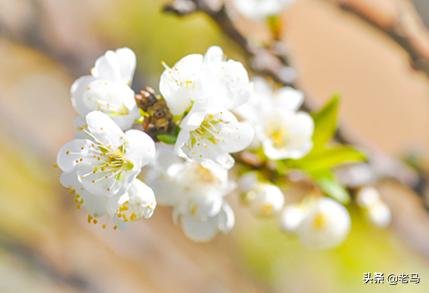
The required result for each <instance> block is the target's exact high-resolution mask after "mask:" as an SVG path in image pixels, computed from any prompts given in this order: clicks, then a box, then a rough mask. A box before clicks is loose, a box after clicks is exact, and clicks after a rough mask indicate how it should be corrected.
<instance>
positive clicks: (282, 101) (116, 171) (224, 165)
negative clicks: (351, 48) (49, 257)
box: [57, 1, 390, 248]
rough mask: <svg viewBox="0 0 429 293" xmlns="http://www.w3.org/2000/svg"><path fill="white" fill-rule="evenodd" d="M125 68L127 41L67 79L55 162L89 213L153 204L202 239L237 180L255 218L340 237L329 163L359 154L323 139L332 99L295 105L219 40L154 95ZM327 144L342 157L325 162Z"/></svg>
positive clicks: (312, 235) (342, 219)
mask: <svg viewBox="0 0 429 293" xmlns="http://www.w3.org/2000/svg"><path fill="white" fill-rule="evenodd" d="M238 2H239V1H238ZM267 2H272V3H271V4H270V5H274V4H273V3H277V4H276V5H280V3H282V4H283V1H267ZM286 2H288V1H286ZM264 7H265V6H264ZM267 7H268V6H267ZM270 7H271V6H270ZM267 9H268V8H267ZM271 9H272V8H271ZM270 11H273V10H270ZM270 13H272V12H270ZM135 66H136V57H135V55H134V53H133V52H132V51H131V50H130V49H127V48H123V49H118V50H116V51H108V52H107V53H106V54H105V55H104V56H102V57H100V58H98V59H97V61H96V63H95V66H94V68H93V69H92V70H91V74H90V75H86V76H83V77H81V78H79V79H77V80H76V81H75V82H74V83H73V85H72V87H71V101H72V105H73V107H74V108H75V110H76V112H77V113H78V114H79V116H78V118H77V119H76V124H77V129H76V138H75V139H73V140H71V141H70V142H68V143H66V144H65V145H64V146H63V147H62V148H61V149H60V150H59V152H58V156H57V165H58V167H59V168H60V169H61V171H62V174H61V177H60V182H61V184H62V185H63V186H64V187H66V188H67V189H68V190H69V192H70V193H71V194H72V195H74V197H75V202H76V204H77V206H78V207H83V208H84V209H85V210H86V211H87V213H88V221H89V222H92V223H98V222H99V221H101V217H104V218H103V219H107V220H108V221H113V224H114V227H118V226H124V225H125V223H127V222H131V221H135V220H138V219H141V218H145V219H147V218H150V217H151V216H152V214H153V213H154V210H155V207H156V206H157V204H158V205H161V206H167V207H170V208H171V209H172V214H173V220H174V222H175V223H176V224H178V225H180V227H181V228H182V229H183V231H184V234H185V235H186V236H187V237H188V238H190V239H192V240H194V241H209V240H211V239H213V238H214V237H215V236H216V235H217V234H218V233H227V232H229V231H230V230H231V229H232V228H233V226H234V222H235V215H234V212H233V209H232V207H231V206H230V204H229V203H228V202H227V200H226V197H227V195H229V194H231V193H233V192H234V191H236V190H237V191H238V193H239V194H241V199H242V201H241V202H242V203H243V204H244V205H245V206H247V207H248V208H249V210H250V211H251V212H252V213H253V214H255V216H257V217H261V218H267V217H277V218H278V219H280V220H279V221H280V224H281V227H282V229H283V230H285V231H288V232H292V233H294V234H296V235H297V236H298V237H299V238H300V239H301V240H302V242H303V243H305V244H307V245H309V246H312V247H317V248H328V247H332V246H335V245H337V244H339V243H340V242H341V241H342V240H343V239H344V238H345V237H346V235H347V233H348V231H349V229H350V217H349V215H348V212H347V209H346V208H345V207H344V206H343V205H342V204H341V203H339V202H341V201H342V202H346V201H347V199H348V193H347V192H346V190H344V189H343V188H342V186H341V185H339V183H338V182H337V181H336V180H335V176H334V172H333V168H336V167H338V165H340V164H341V163H350V162H354V161H361V160H363V156H362V154H361V153H359V152H358V151H356V150H354V149H351V148H350V147H345V146H339V145H331V144H330V142H329V141H330V138H331V137H332V135H333V132H334V129H335V119H336V118H335V113H336V112H337V111H336V108H335V107H336V106H337V102H336V101H337V100H336V99H333V100H332V101H331V102H330V103H328V105H327V106H325V107H324V108H323V109H322V110H321V112H320V113H313V114H312V115H310V114H309V113H306V112H303V111H300V108H301V105H302V103H303V99H304V96H303V94H302V93H301V92H300V91H298V90H296V89H293V88H289V87H284V88H274V87H272V86H271V85H270V84H269V83H268V82H267V81H266V80H264V79H262V78H258V77H255V78H254V79H253V80H252V81H251V80H250V79H249V76H248V73H247V71H246V69H245V67H244V66H243V65H242V64H241V63H240V62H237V61H234V60H229V59H227V58H226V57H225V56H224V53H223V51H222V49H221V48H219V47H211V48H209V49H208V50H207V52H206V53H205V54H204V55H201V54H191V55H188V56H186V57H184V58H182V59H181V60H179V61H178V62H177V63H176V64H175V65H174V66H172V67H168V66H167V65H166V64H164V67H165V70H164V72H163V73H162V75H161V77H160V82H159V92H160V95H157V94H156V92H155V91H154V90H152V89H145V90H142V91H141V92H140V94H138V95H135V93H134V91H133V90H132V89H131V82H132V79H133V74H134V70H135ZM320 125H322V126H320ZM132 127H133V128H134V129H131V128H132ZM323 127H324V128H323ZM326 133H328V135H326ZM333 153H334V154H340V155H341V159H342V161H338V160H330V159H329V156H331V155H332V154H333ZM249 158H250V159H249ZM321 158H322V160H321ZM331 162H334V164H331ZM233 167H234V168H233ZM292 177H294V178H295V179H293V178H292ZM296 178H300V179H299V180H298V182H299V181H300V180H301V181H303V182H305V184H307V185H308V184H310V185H311V186H312V192H311V193H309V194H308V195H307V196H304V198H302V199H300V200H299V201H298V203H297V201H296V200H295V201H290V200H289V198H288V196H286V194H287V193H286V192H285V190H286V189H288V188H289V187H291V186H294V185H297V184H298V183H297V179H296ZM298 185H299V184H298ZM370 191H371V190H369V191H368V190H367V191H366V192H364V190H363V191H362V192H361V195H360V196H359V198H358V204H359V205H360V206H362V207H363V208H364V209H365V210H366V211H367V212H368V215H369V217H370V219H372V220H373V222H375V223H376V224H378V225H379V226H385V225H387V224H388V220H390V214H388V212H389V210H388V208H387V206H385V205H384V204H383V203H382V201H381V199H380V198H379V197H377V196H374V192H372V193H371V192H370ZM314 193H316V195H317V196H313V194H314ZM323 195H330V196H331V197H334V198H336V199H337V201H335V200H333V199H329V198H326V197H324V196H323ZM291 202H293V203H291ZM380 213H384V215H382V216H380ZM388 216H389V219H387V217H388ZM102 225H103V227H105V226H106V225H107V224H106V223H102Z"/></svg>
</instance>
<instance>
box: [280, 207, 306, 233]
mask: <svg viewBox="0 0 429 293" xmlns="http://www.w3.org/2000/svg"><path fill="white" fill-rule="evenodd" d="M304 217H305V211H304V209H303V208H302V207H300V206H298V205H289V206H287V207H286V208H285V209H284V210H283V212H282V214H281V217H280V226H281V228H282V229H283V230H285V231H288V232H294V231H296V229H297V228H298V227H299V225H300V224H301V222H302V220H303V219H304Z"/></svg>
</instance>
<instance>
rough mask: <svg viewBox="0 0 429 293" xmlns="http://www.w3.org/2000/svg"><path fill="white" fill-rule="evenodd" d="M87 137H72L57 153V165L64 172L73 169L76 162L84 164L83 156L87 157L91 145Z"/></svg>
mask: <svg viewBox="0 0 429 293" xmlns="http://www.w3.org/2000/svg"><path fill="white" fill-rule="evenodd" d="M91 144H92V143H91V141H90V140H87V139H74V140H72V141H70V142H68V143H66V144H65V145H64V146H63V147H62V148H61V149H60V150H59V151H58V154H57V165H58V167H60V169H61V170H62V171H64V172H70V171H73V169H74V168H75V167H76V165H78V164H85V163H86V160H85V161H84V160H83V158H86V157H87V154H88V151H89V149H90V146H91Z"/></svg>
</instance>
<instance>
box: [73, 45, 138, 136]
mask: <svg viewBox="0 0 429 293" xmlns="http://www.w3.org/2000/svg"><path fill="white" fill-rule="evenodd" d="M135 66H136V56H135V55H134V52H133V51H131V50H130V49H128V48H122V49H118V50H116V51H115V52H113V51H107V52H106V53H105V54H104V55H103V56H101V57H99V58H98V59H97V61H96V62H95V66H94V68H93V69H92V70H91V75H85V76H83V77H80V78H79V79H77V80H76V81H75V82H74V83H73V85H72V87H71V100H72V104H73V107H74V108H75V110H76V111H77V112H78V113H79V114H80V115H81V116H82V117H85V115H87V114H88V113H90V112H92V111H95V110H97V111H101V112H103V113H105V114H107V115H109V116H110V117H111V118H112V119H113V120H114V121H115V122H116V123H117V124H118V125H119V127H120V128H121V129H123V130H126V129H129V128H130V127H131V125H132V124H133V123H134V121H135V120H136V119H137V118H138V117H139V111H138V108H137V105H136V102H135V100H134V91H133V90H132V89H131V88H130V85H131V82H132V78H133V74H134V70H135Z"/></svg>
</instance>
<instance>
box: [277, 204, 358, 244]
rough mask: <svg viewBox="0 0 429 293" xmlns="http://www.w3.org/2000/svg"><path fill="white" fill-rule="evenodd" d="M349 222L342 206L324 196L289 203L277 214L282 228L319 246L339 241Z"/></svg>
mask: <svg viewBox="0 0 429 293" xmlns="http://www.w3.org/2000/svg"><path fill="white" fill-rule="evenodd" d="M350 222H351V221H350V216H349V214H348V212H347V210H346V208H345V207H344V206H342V205H341V204H339V203H338V202H336V201H334V200H332V199H329V198H325V197H323V198H317V199H309V200H305V201H304V202H302V203H300V204H294V205H289V206H287V207H286V208H285V209H284V211H283V213H282V217H281V225H282V228H283V229H284V230H286V231H289V232H294V233H296V234H297V235H298V237H299V239H300V240H301V242H302V243H304V244H305V245H307V246H309V247H312V248H319V249H323V248H331V247H334V246H337V245H338V244H340V243H341V242H342V241H343V240H344V239H345V238H346V236H347V234H348V232H349V230H350Z"/></svg>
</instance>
